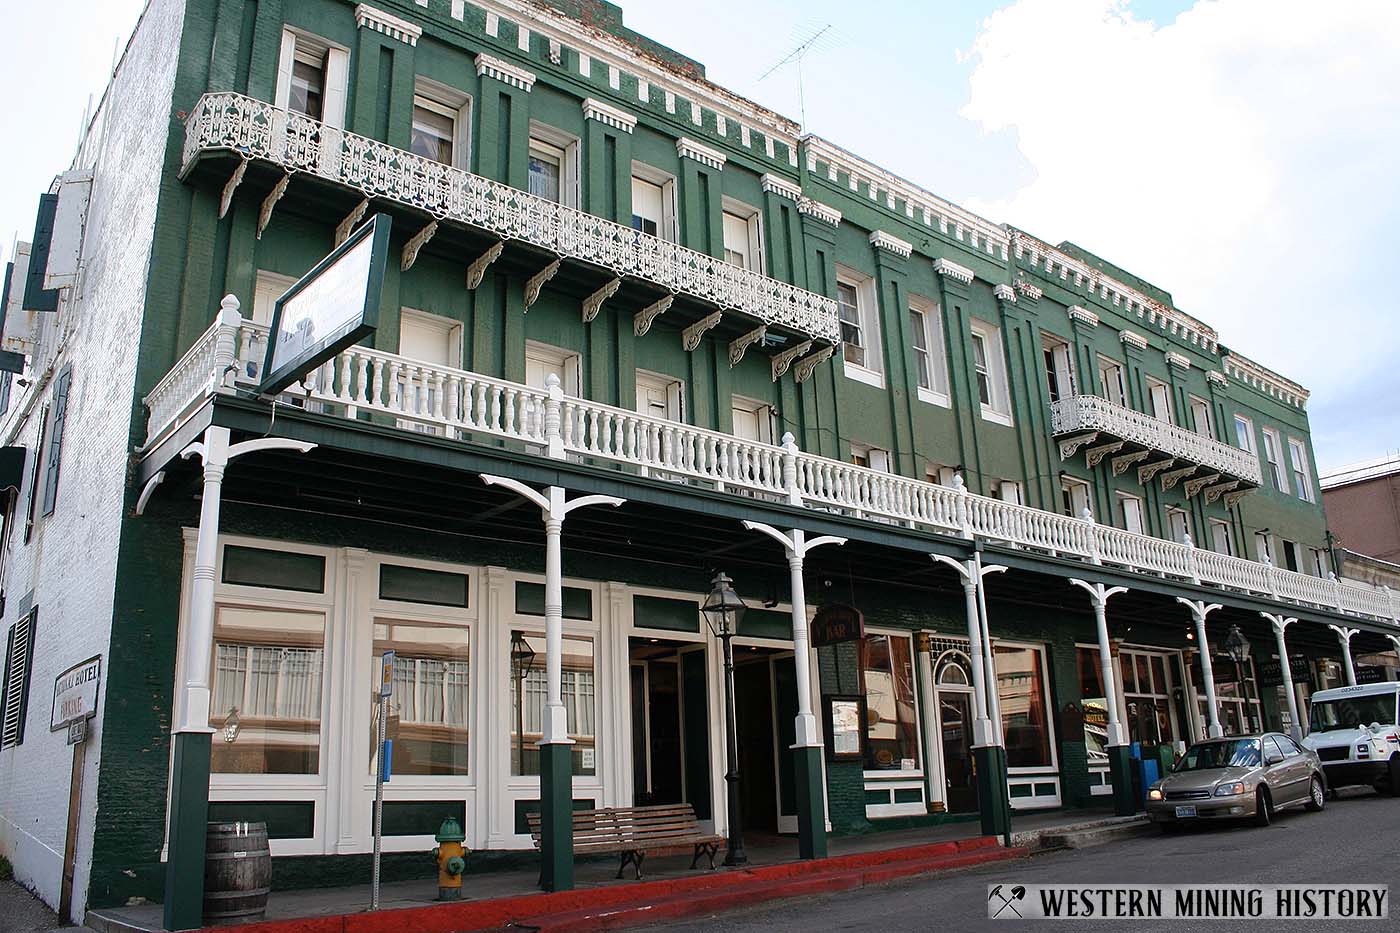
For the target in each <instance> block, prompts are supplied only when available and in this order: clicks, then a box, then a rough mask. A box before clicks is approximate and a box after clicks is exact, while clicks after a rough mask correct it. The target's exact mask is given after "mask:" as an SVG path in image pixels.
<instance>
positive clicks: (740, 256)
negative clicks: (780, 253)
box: [724, 198, 763, 272]
mask: <svg viewBox="0 0 1400 933" xmlns="http://www.w3.org/2000/svg"><path fill="white" fill-rule="evenodd" d="M762 216H763V215H762V214H760V213H759V211H758V209H757V208H754V207H750V206H749V205H747V204H744V203H742V202H740V201H735V200H734V199H733V198H725V199H724V261H725V262H729V263H733V264H734V265H736V266H738V267H739V268H741V269H750V270H752V271H754V272H762V271H763V244H762V232H761V231H762V227H763V224H762Z"/></svg>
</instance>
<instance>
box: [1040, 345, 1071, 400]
mask: <svg viewBox="0 0 1400 933" xmlns="http://www.w3.org/2000/svg"><path fill="white" fill-rule="evenodd" d="M1041 346H1042V348H1043V349H1044V351H1045V383H1046V388H1047V389H1048V390H1049V391H1050V401H1051V402H1058V401H1059V400H1060V399H1062V398H1069V397H1070V396H1071V395H1073V394H1074V392H1075V388H1074V358H1073V357H1072V356H1071V355H1070V348H1069V344H1068V343H1066V342H1065V341H1063V340H1061V339H1059V338H1058V337H1052V336H1050V335H1049V334H1043V335H1042V336H1041Z"/></svg>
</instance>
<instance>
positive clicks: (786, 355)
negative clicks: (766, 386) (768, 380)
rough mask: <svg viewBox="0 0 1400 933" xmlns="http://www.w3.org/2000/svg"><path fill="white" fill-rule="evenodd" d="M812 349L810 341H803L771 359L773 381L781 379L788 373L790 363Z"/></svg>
mask: <svg viewBox="0 0 1400 933" xmlns="http://www.w3.org/2000/svg"><path fill="white" fill-rule="evenodd" d="M810 349H812V341H810V340H804V341H802V342H801V343H799V344H798V345H797V346H795V347H788V348H787V349H786V350H784V351H783V352H782V353H779V354H778V355H777V356H775V357H773V381H774V382H777V381H778V380H779V379H781V378H783V373H785V372H787V371H788V367H789V366H791V365H792V361H793V360H795V359H797V358H798V357H799V356H801V355H802V354H804V353H806V352H807V351H808V350H810Z"/></svg>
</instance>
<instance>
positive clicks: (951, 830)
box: [86, 810, 1112, 933]
mask: <svg viewBox="0 0 1400 933" xmlns="http://www.w3.org/2000/svg"><path fill="white" fill-rule="evenodd" d="M1111 818H1112V814H1111V813H1110V812H1108V811H1098V810H1055V811H1048V812H1042V813H1031V814H1019V815H1018V816H1017V817H1016V818H1015V826H1016V832H1017V834H1018V835H1017V836H1014V837H1013V847H1018V848H1019V847H1024V846H1026V845H1027V844H1028V842H1029V843H1030V844H1032V845H1034V844H1036V837H1038V835H1039V834H1042V833H1048V832H1052V831H1054V830H1055V829H1056V828H1057V827H1058V828H1070V827H1079V826H1081V825H1083V824H1085V823H1086V822H1089V823H1091V824H1094V825H1097V823H1098V821H1101V820H1104V819H1111ZM978 831H979V826H978V823H977V821H976V820H975V819H973V820H965V819H963V820H950V821H948V822H945V823H943V824H942V825H940V826H935V827H923V828H918V829H906V830H893V831H887V832H874V833H867V834H865V835H860V836H835V837H832V838H831V839H830V840H829V843H828V847H829V850H830V858H829V859H827V860H825V861H826V862H828V863H831V864H830V865H829V866H826V870H827V871H828V872H829V871H838V870H840V865H842V864H848V865H849V866H850V867H851V868H852V870H855V871H857V876H859V872H860V871H866V870H868V869H869V866H871V865H876V864H881V863H884V862H901V861H906V862H909V863H910V864H909V865H908V867H909V868H910V869H911V871H912V869H915V868H918V867H919V865H918V864H915V863H917V862H919V860H920V859H928V860H930V861H929V864H933V862H934V861H936V858H935V856H937V857H942V855H939V854H938V853H935V852H933V848H934V847H938V846H943V847H945V848H947V849H948V852H947V853H943V854H951V853H952V852H955V851H956V847H957V846H958V845H970V844H971V840H974V839H976V838H977V836H978ZM1018 839H1020V840H1021V841H1019V842H1018V841H1017V840H1018ZM745 840H746V849H747V852H748V856H749V864H748V865H747V866H745V867H743V868H735V869H724V868H720V869H717V870H716V871H715V872H713V873H711V872H709V871H706V870H704V869H697V870H694V871H692V870H690V868H689V865H690V857H689V856H671V857H654V858H648V859H647V861H646V866H645V872H644V876H643V881H642V882H637V881H635V880H633V878H632V872H631V870H630V869H629V870H628V872H627V873H626V874H625V876H624V877H623V878H622V879H621V880H619V879H617V878H615V877H614V876H615V875H616V873H617V860H616V859H615V858H608V859H593V860H586V861H580V862H578V863H577V865H576V868H575V881H576V890H575V891H574V892H561V893H560V894H557V895H548V897H551V898H555V899H563V898H573V899H574V900H576V901H578V903H579V904H581V905H584V906H586V905H587V904H588V903H595V902H596V903H602V902H604V901H607V902H610V903H612V902H615V903H625V902H628V901H634V902H635V901H638V900H641V899H642V897H643V895H644V893H645V890H651V889H650V883H652V882H656V883H659V884H661V885H663V886H666V885H669V886H680V887H681V888H686V887H688V886H689V887H693V886H695V885H697V884H699V885H703V886H706V887H708V886H709V883H708V882H704V881H703V879H706V878H709V879H712V880H713V882H715V883H719V884H721V886H723V884H724V883H725V882H724V876H726V875H728V876H743V877H742V880H743V881H744V883H746V884H747V883H750V882H752V880H753V878H754V877H755V874H754V873H755V872H758V873H760V874H761V873H763V872H767V871H769V870H771V869H774V868H777V867H780V866H790V867H792V870H793V871H794V872H797V873H798V874H804V875H808V876H813V877H815V876H819V875H820V874H821V873H822V871H823V866H821V864H820V863H814V862H801V861H799V860H798V857H797V840H796V839H795V838H792V837H784V836H771V835H760V834H749V835H747V836H746V837H745ZM979 844H982V845H990V847H992V848H994V849H996V848H997V847H999V846H1000V840H983V841H982V843H979ZM998 851H1000V850H998ZM906 853H923V854H914V855H908V856H907V857H906ZM1004 854H1010V853H1004ZM426 859H427V856H426V854H425V866H426V865H427V861H426ZM952 867H956V866H952ZM930 870H938V869H937V868H936V867H935V868H930ZM425 874H426V872H425ZM537 875H538V869H537V868H536V867H535V866H529V867H526V868H517V869H511V870H501V871H491V872H482V873H478V874H469V875H467V876H466V878H465V879H464V880H463V887H462V902H459V903H461V904H466V903H470V902H478V903H481V904H482V906H483V907H484V906H485V905H484V902H487V901H501V900H502V899H509V900H519V899H537V898H541V897H546V896H545V895H541V894H540V892H539V889H538V887H537V880H538V878H537ZM740 880H741V879H740V878H737V877H736V879H735V881H736V883H737V882H738V881H740ZM629 888H630V889H631V891H632V893H631V894H629V892H628V890H627V889H629ZM612 889H621V890H618V891H614V890H612ZM644 889H645V890H644ZM632 894H635V896H632ZM666 896H668V897H671V896H674V894H673V893H672V892H671V891H670V889H669V888H668V889H667V894H666ZM436 897H437V880H436V875H435V874H433V875H428V876H427V877H425V878H424V879H423V880H417V881H402V882H395V883H390V884H385V885H383V886H382V887H381V890H380V912H379V914H376V915H371V914H368V913H367V909H368V905H369V884H368V879H366V883H365V884H362V885H356V886H353V887H339V888H313V889H306V890H297V891H274V892H273V893H272V894H271V895H270V896H269V898H268V906H267V913H266V916H265V918H264V919H265V920H266V921H288V920H296V919H304V920H307V921H312V920H314V919H316V918H325V919H329V918H333V917H349V916H355V915H358V916H360V917H361V918H366V919H367V918H368V917H372V916H380V915H384V914H385V913H386V912H390V911H402V910H407V909H411V908H429V907H431V908H435V909H437V910H451V909H452V907H451V906H448V905H443V904H441V902H438V901H437V900H436ZM532 905H533V901H529V902H528V903H526V905H525V906H523V907H522V908H521V909H523V910H543V909H545V907H546V906H547V905H546V904H544V903H543V902H541V903H540V904H539V905H535V906H532ZM574 909H582V908H580V907H575V908H574ZM520 916H529V915H528V914H522V915H520ZM86 925H87V926H88V927H90V928H92V929H93V930H97V931H100V933H151V931H158V930H160V929H161V907H160V905H158V904H146V905H141V906H134V907H115V908H104V909H101V910H94V911H89V913H88V915H87V918H86ZM313 925H314V924H311V923H308V924H307V925H306V927H305V928H306V929H310V928H311V927H312V926H313ZM316 928H317V929H320V926H319V925H316ZM327 929H329V927H327ZM462 929H471V927H462Z"/></svg>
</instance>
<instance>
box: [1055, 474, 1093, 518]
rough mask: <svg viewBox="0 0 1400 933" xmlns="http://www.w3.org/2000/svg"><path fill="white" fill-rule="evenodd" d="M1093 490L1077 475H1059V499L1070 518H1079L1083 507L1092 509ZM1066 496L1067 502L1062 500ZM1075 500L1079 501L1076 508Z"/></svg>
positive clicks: (1082, 512)
mask: <svg viewBox="0 0 1400 933" xmlns="http://www.w3.org/2000/svg"><path fill="white" fill-rule="evenodd" d="M1093 491H1094V487H1093V486H1091V485H1090V484H1089V483H1088V482H1087V481H1086V480H1082V479H1080V478H1079V477H1077V476H1064V475H1061V476H1060V499H1061V502H1062V504H1064V505H1065V508H1066V509H1068V510H1069V512H1068V514H1069V516H1070V517H1071V518H1081V517H1082V516H1083V514H1084V510H1085V509H1092V506H1091V505H1090V503H1091V502H1092V501H1093ZM1066 498H1068V499H1069V501H1068V502H1067V503H1065V502H1064V500H1065V499H1066ZM1076 500H1078V501H1079V502H1080V503H1081V505H1080V507H1079V508H1077V509H1076V508H1075V507H1074V506H1075V502H1076Z"/></svg>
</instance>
